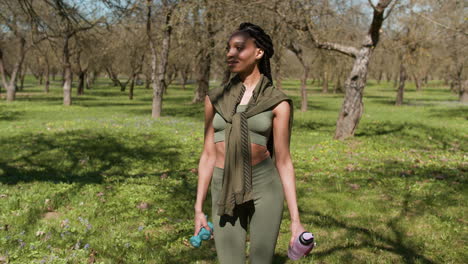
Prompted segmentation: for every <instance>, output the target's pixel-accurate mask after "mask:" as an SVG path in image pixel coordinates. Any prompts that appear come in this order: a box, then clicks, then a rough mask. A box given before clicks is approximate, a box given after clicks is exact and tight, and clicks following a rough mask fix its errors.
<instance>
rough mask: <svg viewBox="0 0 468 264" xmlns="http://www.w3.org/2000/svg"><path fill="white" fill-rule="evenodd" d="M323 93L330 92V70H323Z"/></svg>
mask: <svg viewBox="0 0 468 264" xmlns="http://www.w3.org/2000/svg"><path fill="white" fill-rule="evenodd" d="M322 93H328V72H327V70H325V71H324V72H323V83H322Z"/></svg>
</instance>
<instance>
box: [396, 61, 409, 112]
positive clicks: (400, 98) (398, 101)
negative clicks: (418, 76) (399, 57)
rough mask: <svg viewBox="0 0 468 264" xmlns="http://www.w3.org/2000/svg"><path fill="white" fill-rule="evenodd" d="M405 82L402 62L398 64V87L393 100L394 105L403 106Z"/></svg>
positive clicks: (404, 70)
mask: <svg viewBox="0 0 468 264" xmlns="http://www.w3.org/2000/svg"><path fill="white" fill-rule="evenodd" d="M405 81H406V68H405V65H404V64H403V62H401V64H400V84H399V86H398V92H397V97H396V100H395V105H402V104H403V94H404V92H405Z"/></svg>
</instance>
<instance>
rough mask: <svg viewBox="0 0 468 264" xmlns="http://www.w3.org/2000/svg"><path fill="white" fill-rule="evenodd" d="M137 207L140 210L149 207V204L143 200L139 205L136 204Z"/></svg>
mask: <svg viewBox="0 0 468 264" xmlns="http://www.w3.org/2000/svg"><path fill="white" fill-rule="evenodd" d="M137 208H138V209H141V210H146V209H148V208H149V204H148V203H145V202H141V203H140V204H139V205H137Z"/></svg>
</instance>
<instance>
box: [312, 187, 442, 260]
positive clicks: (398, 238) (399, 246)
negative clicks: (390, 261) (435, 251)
mask: <svg viewBox="0 0 468 264" xmlns="http://www.w3.org/2000/svg"><path fill="white" fill-rule="evenodd" d="M409 199H410V194H409V192H407V193H406V194H405V195H404V200H403V205H402V208H401V210H400V212H399V214H398V215H397V216H395V217H392V218H390V219H388V220H387V221H386V222H385V226H386V227H387V229H388V230H391V231H390V233H391V234H389V235H386V234H383V233H379V232H378V231H374V230H372V229H371V228H369V227H367V226H359V225H357V224H349V223H347V222H346V221H344V220H341V219H339V218H338V217H335V216H332V215H327V214H324V213H321V212H319V211H305V212H304V215H307V218H309V220H308V221H310V222H311V223H312V224H313V225H315V226H318V227H321V228H324V229H330V228H340V229H344V230H346V231H347V232H346V234H345V235H344V236H342V237H337V238H335V239H334V240H335V241H347V240H348V238H349V236H352V235H356V236H360V237H362V239H361V241H359V242H358V243H347V242H344V243H338V244H337V245H335V246H332V247H330V248H328V249H323V250H322V249H320V247H317V249H315V250H314V251H313V252H312V255H314V256H315V257H316V258H318V259H320V258H323V257H326V256H330V255H332V254H335V253H337V252H340V251H349V250H359V249H366V248H370V249H379V250H382V251H387V252H390V253H393V254H397V255H399V256H400V257H401V258H402V259H403V260H404V263H411V264H412V263H428V264H430V263H435V262H434V261H433V260H431V259H430V258H429V257H427V256H425V255H424V254H423V253H421V252H419V250H418V249H417V245H413V242H412V241H411V240H410V239H409V237H406V235H405V232H404V230H402V229H401V228H400V227H399V226H398V223H399V222H400V221H401V220H402V219H403V218H405V217H406V216H407V215H408V213H409V208H408V204H409ZM318 239H319V238H318ZM317 243H319V242H317ZM353 262H354V261H353V260H352V259H349V260H348V261H345V263H353Z"/></svg>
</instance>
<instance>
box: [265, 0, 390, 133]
mask: <svg viewBox="0 0 468 264" xmlns="http://www.w3.org/2000/svg"><path fill="white" fill-rule="evenodd" d="M391 2H392V0H379V2H378V3H377V5H374V4H373V3H372V1H371V0H369V5H370V6H371V7H372V9H373V17H372V22H371V25H370V27H369V29H368V31H367V34H366V35H365V36H364V39H363V40H362V42H361V46H360V47H359V48H356V47H354V46H351V45H343V44H338V43H333V42H326V41H320V40H319V39H318V38H317V36H316V33H315V26H314V24H313V22H312V21H311V20H310V19H309V17H310V16H311V15H312V7H313V4H311V3H308V2H305V1H304V2H294V4H293V5H292V6H293V8H294V11H295V12H298V13H297V14H299V12H303V13H302V14H301V15H296V17H294V19H291V17H289V16H287V15H286V14H284V12H283V10H280V8H279V4H278V2H276V5H275V6H274V7H273V8H270V9H273V10H274V11H275V13H276V14H279V15H280V16H282V17H283V19H284V20H285V21H287V22H288V23H289V24H291V26H293V27H294V28H295V29H296V30H299V31H303V32H305V33H306V34H307V36H308V37H309V40H310V42H311V43H312V45H313V46H314V47H316V48H319V49H325V50H330V51H335V52H339V53H341V54H344V55H346V56H349V57H351V58H353V59H354V65H353V68H352V70H351V73H350V74H349V76H348V78H347V80H346V82H345V92H346V95H345V99H344V102H343V105H342V108H341V111H340V114H339V117H338V120H337V123H336V131H335V136H334V138H335V139H345V138H348V137H350V136H353V135H354V132H355V130H356V128H357V125H358V123H359V121H360V119H361V116H362V113H363V103H362V97H363V91H364V88H365V85H366V80H367V72H368V64H369V60H370V58H371V56H372V53H373V51H374V49H375V47H376V46H377V44H378V42H379V36H380V29H381V27H382V24H383V22H384V20H385V19H386V17H388V15H389V14H390V12H391V10H392V9H393V7H394V6H395V4H394V5H392V7H391V8H390V10H389V12H387V15H384V12H385V10H386V9H387V7H388V6H389V5H390V3H391ZM298 17H299V18H298ZM298 19H299V21H298Z"/></svg>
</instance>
